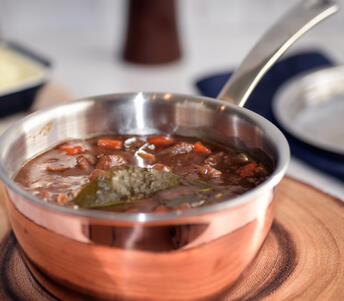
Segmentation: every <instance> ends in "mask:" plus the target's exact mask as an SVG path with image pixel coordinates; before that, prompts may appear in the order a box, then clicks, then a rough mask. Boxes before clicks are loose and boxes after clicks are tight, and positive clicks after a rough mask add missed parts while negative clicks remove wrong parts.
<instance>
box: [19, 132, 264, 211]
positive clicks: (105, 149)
mask: <svg viewBox="0 0 344 301" xmlns="http://www.w3.org/2000/svg"><path fill="white" fill-rule="evenodd" d="M129 165H135V166H139V167H145V168H154V169H158V170H163V171H167V172H173V173H174V174H176V175H179V176H181V177H184V178H187V179H192V180H201V181H204V182H207V183H209V184H211V185H212V186H211V187H212V188H207V189H200V188H199V187H198V188H195V187H194V186H178V187H174V188H171V189H167V190H163V191H159V192H157V193H155V194H154V195H153V196H151V197H148V198H145V199H143V200H139V201H136V202H128V203H127V204H121V205H116V206H107V207H103V208H100V209H101V210H112V211H119V212H156V213H165V212H169V211H171V210H187V209H190V208H194V207H200V206H205V205H207V204H214V203H218V202H220V201H222V200H227V199H228V198H232V197H235V196H237V195H239V194H242V193H244V192H245V191H247V190H249V189H251V188H253V187H255V186H257V185H258V184H260V183H261V182H263V181H264V180H265V179H266V178H267V177H268V176H269V174H270V172H269V171H268V169H267V168H266V167H264V166H263V165H262V163H259V162H257V161H255V160H253V159H252V158H250V157H249V156H248V155H247V154H245V153H243V152H241V151H238V150H234V149H232V148H229V147H227V146H223V145H219V144H215V143H211V142H208V141H204V140H200V139H199V138H193V137H181V136H176V135H175V136H169V135H158V136H127V135H102V136H98V137H93V138H90V139H85V140H70V141H66V142H64V143H62V144H59V145H57V146H56V147H54V148H53V149H50V150H48V151H46V152H44V153H42V154H40V155H39V156H37V157H35V158H33V159H31V160H29V161H28V162H27V163H26V164H25V165H24V166H23V167H22V168H21V169H20V170H19V172H18V173H17V175H16V176H15V177H14V181H15V182H17V183H18V184H19V185H20V186H21V187H22V188H23V189H25V190H27V191H29V192H30V193H32V194H33V195H35V196H38V197H40V198H41V199H43V200H45V201H48V202H56V203H58V204H60V205H64V206H70V207H73V208H76V209H77V208H78V206H76V205H75V204H74V203H73V199H74V197H75V196H76V195H77V194H78V192H79V191H80V190H81V189H82V188H83V187H84V186H85V185H87V184H88V183H89V182H90V181H92V180H94V179H95V178H97V177H98V176H100V175H101V174H102V173H104V171H108V170H113V169H115V168H117V167H119V166H129ZM98 210H99V209H98Z"/></svg>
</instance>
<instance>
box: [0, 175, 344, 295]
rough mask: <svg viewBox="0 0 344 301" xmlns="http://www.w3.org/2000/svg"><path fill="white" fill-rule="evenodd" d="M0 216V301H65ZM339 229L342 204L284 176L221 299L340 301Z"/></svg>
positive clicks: (342, 233) (342, 260) (342, 255)
mask: <svg viewBox="0 0 344 301" xmlns="http://www.w3.org/2000/svg"><path fill="white" fill-rule="evenodd" d="M0 204H1V198H0ZM0 218H1V220H0V237H1V242H0V278H1V279H0V300H4V301H7V300H11V301H13V300H19V301H21V300H58V299H64V298H65V296H66V294H69V292H67V291H66V290H63V289H62V288H60V287H58V286H56V285H54V283H52V282H51V281H50V280H48V279H41V282H42V283H43V282H44V285H45V286H46V287H48V288H49V290H50V292H49V291H48V290H47V289H45V288H43V286H41V285H40V284H39V283H38V282H37V281H36V279H35V277H34V276H33V275H32V273H31V272H30V271H29V270H28V268H27V265H26V264H25V263H24V261H23V258H22V257H21V254H20V253H21V252H20V248H19V247H18V244H17V242H16V240H15V237H14V236H13V234H12V233H11V231H10V229H9V227H8V223H7V220H6V214H5V212H4V208H3V206H2V205H1V206H0ZM343 225H344V203H342V202H341V201H339V200H336V199H334V198H332V197H331V196H329V195H327V194H324V193H322V192H320V191H318V190H316V189H314V188H313V187H311V186H308V185H306V184H303V183H301V182H298V181H296V180H294V179H291V178H288V177H286V178H284V179H283V181H282V182H281V185H280V186H279V190H278V192H277V206H276V217H275V221H274V223H273V226H272V229H271V231H270V233H269V235H268V237H267V239H266V241H265V243H264V245H263V247H262V249H261V251H260V252H259V254H258V256H257V257H256V259H255V260H254V262H253V263H252V264H251V266H250V267H249V269H248V270H247V271H246V272H245V274H244V275H243V276H242V277H241V278H240V279H239V280H238V281H237V283H236V284H235V285H234V286H233V287H231V288H229V290H228V292H227V293H226V294H225V295H224V296H223V298H222V299H223V300H225V301H229V300H264V301H265V300H344V289H343V284H344V228H343ZM55 296H56V297H55ZM77 299H79V298H77ZM80 300H85V298H82V297H81V296H80Z"/></svg>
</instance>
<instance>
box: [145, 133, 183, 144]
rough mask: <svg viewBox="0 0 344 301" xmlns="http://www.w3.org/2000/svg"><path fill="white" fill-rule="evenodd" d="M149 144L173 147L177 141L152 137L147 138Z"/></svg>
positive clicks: (162, 137) (169, 138) (160, 136)
mask: <svg viewBox="0 0 344 301" xmlns="http://www.w3.org/2000/svg"><path fill="white" fill-rule="evenodd" d="M147 141H148V143H150V144H154V145H171V144H174V143H176V140H175V139H174V138H172V137H170V136H162V135H159V136H152V137H148V138H147Z"/></svg>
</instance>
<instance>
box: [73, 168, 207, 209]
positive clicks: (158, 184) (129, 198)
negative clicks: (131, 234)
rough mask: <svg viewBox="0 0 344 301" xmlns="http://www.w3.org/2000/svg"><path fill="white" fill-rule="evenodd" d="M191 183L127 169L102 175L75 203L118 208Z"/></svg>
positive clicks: (156, 172)
mask: <svg viewBox="0 0 344 301" xmlns="http://www.w3.org/2000/svg"><path fill="white" fill-rule="evenodd" d="M190 184H193V183H191V182H190V180H186V179H184V178H182V177H180V176H178V175H175V174H173V173H171V172H166V171H161V170H156V169H148V168H140V167H137V166H123V167H118V168H116V169H113V170H110V171H108V172H105V173H103V174H102V175H100V176H98V177H97V178H96V179H94V180H93V181H91V182H90V183H89V184H87V185H86V186H84V188H83V189H82V190H81V191H80V192H79V193H78V194H77V196H76V197H75V198H74V200H73V201H74V203H75V204H76V205H78V206H79V207H81V208H101V207H107V206H115V205H121V204H128V203H132V202H136V201H138V200H141V199H144V198H148V197H150V196H152V195H153V194H154V193H156V192H158V191H161V190H164V189H169V188H172V187H176V186H180V185H190ZM198 184H200V183H198ZM201 184H202V185H201V186H204V185H205V184H203V182H202V183H201Z"/></svg>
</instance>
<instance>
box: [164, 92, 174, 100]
mask: <svg viewBox="0 0 344 301" xmlns="http://www.w3.org/2000/svg"><path fill="white" fill-rule="evenodd" d="M171 97H172V94H171V93H166V94H165V95H164V96H163V97H162V98H163V99H164V100H167V101H168V100H170V99H171Z"/></svg>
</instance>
